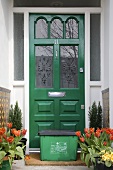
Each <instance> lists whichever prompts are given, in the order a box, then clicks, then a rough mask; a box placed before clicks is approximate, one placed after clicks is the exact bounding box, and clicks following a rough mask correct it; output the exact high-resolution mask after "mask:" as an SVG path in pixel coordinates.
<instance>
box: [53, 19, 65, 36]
mask: <svg viewBox="0 0 113 170" xmlns="http://www.w3.org/2000/svg"><path fill="white" fill-rule="evenodd" d="M50 35H51V38H63V24H62V22H61V21H60V20H59V19H54V20H53V21H52V23H51V33H50Z"/></svg>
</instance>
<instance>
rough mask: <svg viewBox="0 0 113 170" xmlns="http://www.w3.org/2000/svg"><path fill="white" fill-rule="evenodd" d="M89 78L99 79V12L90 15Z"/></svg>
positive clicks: (92, 79)
mask: <svg viewBox="0 0 113 170" xmlns="http://www.w3.org/2000/svg"><path fill="white" fill-rule="evenodd" d="M90 80H91V81H100V14H91V15H90Z"/></svg>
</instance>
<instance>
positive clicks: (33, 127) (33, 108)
mask: <svg viewBox="0 0 113 170" xmlns="http://www.w3.org/2000/svg"><path fill="white" fill-rule="evenodd" d="M38 18H44V19H45V20H46V21H47V23H48V25H49V26H48V38H43V39H36V38H35V34H36V31H35V23H36V21H37V20H38ZM54 18H60V20H61V21H62V23H64V25H63V39H58V44H55V40H56V41H57V39H54V38H53V39H50V31H49V30H50V28H51V21H52V20H53V19H54ZM68 18H75V19H76V20H77V22H78V24H79V31H78V32H79V33H78V38H77V39H69V38H68V39H66V38H65V37H66V36H65V33H66V30H65V22H66V21H67V19H68ZM46 45H47V46H53V86H52V88H37V87H36V86H35V77H36V71H35V68H36V57H35V46H46ZM66 45H67V46H78V87H77V88H61V87H60V76H61V70H60V68H61V66H60V57H61V56H60V47H61V46H66ZM56 50H57V53H58V56H57V57H56V56H55V54H56ZM29 54H30V55H29V56H30V62H29V63H30V64H29V68H30V73H29V77H30V82H29V86H30V101H29V103H30V113H29V118H30V122H29V125H30V130H29V132H30V148H38V147H40V142H39V136H38V132H39V131H41V130H46V129H47V130H49V129H58V130H59V129H62V130H63V129H65V130H74V131H76V130H81V131H83V129H84V127H85V110H84V109H81V105H85V101H84V96H85V94H84V72H83V73H80V71H79V69H80V68H84V15H45V14H44V15H42V14H41V15H39V14H30V53H29ZM48 92H65V93H66V96H64V97H56V98H55V97H49V96H48Z"/></svg>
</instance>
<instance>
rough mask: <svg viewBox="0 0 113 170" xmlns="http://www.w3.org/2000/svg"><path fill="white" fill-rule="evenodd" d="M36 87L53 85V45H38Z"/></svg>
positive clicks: (36, 49) (36, 50) (36, 51)
mask: <svg viewBox="0 0 113 170" xmlns="http://www.w3.org/2000/svg"><path fill="white" fill-rule="evenodd" d="M35 56H36V80H35V82H36V83H35V84H36V87H39V88H51V87H52V86H53V46H36V47H35Z"/></svg>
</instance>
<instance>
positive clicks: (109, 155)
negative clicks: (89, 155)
mask: <svg viewBox="0 0 113 170" xmlns="http://www.w3.org/2000/svg"><path fill="white" fill-rule="evenodd" d="M94 156H95V157H96V158H97V159H96V164H95V170H100V169H102V170H113V148H111V147H107V148H105V149H104V150H102V151H101V152H99V153H97V154H95V155H94Z"/></svg>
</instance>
